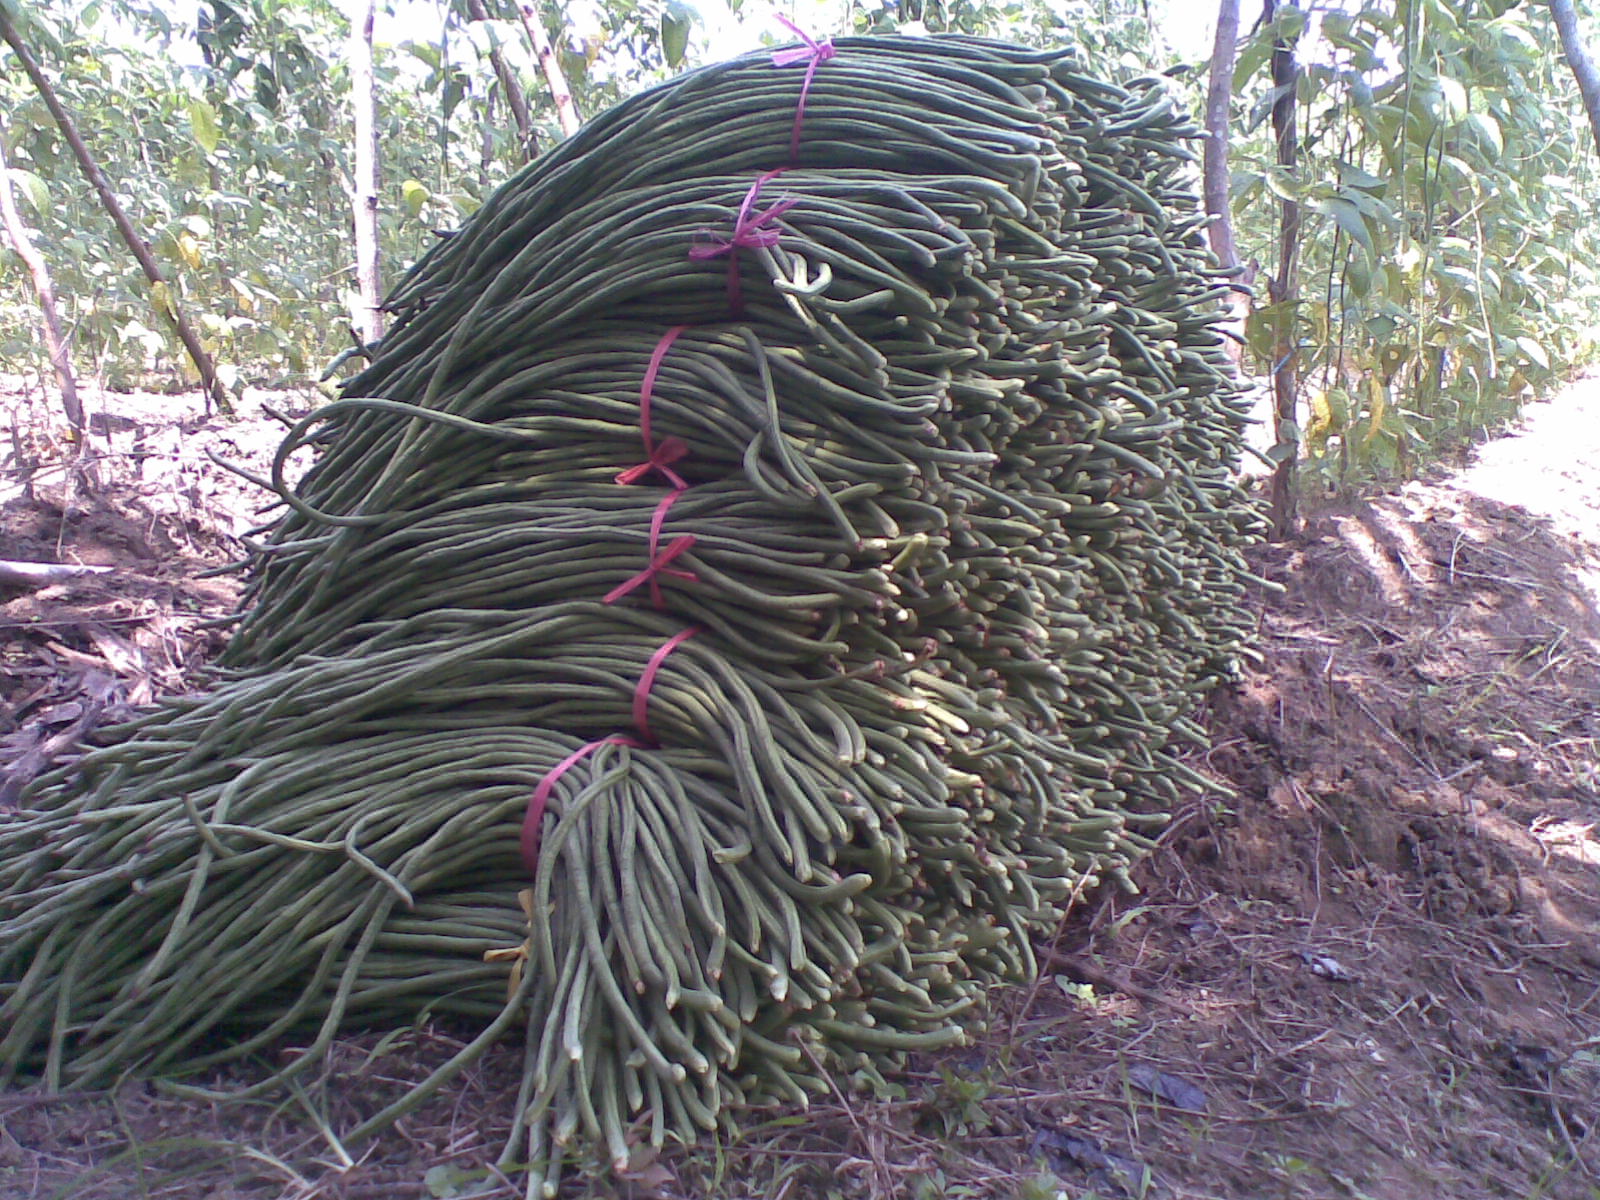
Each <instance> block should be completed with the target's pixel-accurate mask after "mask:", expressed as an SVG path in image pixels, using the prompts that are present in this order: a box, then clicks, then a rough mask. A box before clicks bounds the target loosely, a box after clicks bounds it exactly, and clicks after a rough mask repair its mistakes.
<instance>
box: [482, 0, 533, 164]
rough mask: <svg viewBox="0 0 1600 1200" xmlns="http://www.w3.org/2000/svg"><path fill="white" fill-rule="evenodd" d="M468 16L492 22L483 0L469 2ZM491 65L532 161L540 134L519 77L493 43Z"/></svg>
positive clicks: (490, 56)
mask: <svg viewBox="0 0 1600 1200" xmlns="http://www.w3.org/2000/svg"><path fill="white" fill-rule="evenodd" d="M467 16H468V17H470V18H471V19H472V20H474V21H487V20H490V17H489V11H488V9H486V8H484V7H483V0H467ZM489 63H490V65H491V66H493V67H494V75H495V78H496V79H498V80H499V81H500V90H501V91H502V92H503V93H505V98H506V105H507V107H509V108H510V109H511V119H512V120H513V121H515V122H516V123H517V137H518V138H519V139H520V140H521V142H522V150H523V153H524V154H525V155H526V156H527V157H528V159H529V160H532V158H533V156H534V155H535V154H536V153H538V150H539V134H538V132H537V131H536V130H535V129H534V127H533V113H532V111H531V110H530V109H529V108H528V97H527V94H526V93H525V92H524V91H523V90H522V85H521V84H520V83H518V82H517V75H516V72H515V71H513V70H512V69H511V64H510V63H508V62H506V56H505V55H504V54H501V53H500V50H499V47H497V46H496V45H495V44H494V42H493V41H490V43H489Z"/></svg>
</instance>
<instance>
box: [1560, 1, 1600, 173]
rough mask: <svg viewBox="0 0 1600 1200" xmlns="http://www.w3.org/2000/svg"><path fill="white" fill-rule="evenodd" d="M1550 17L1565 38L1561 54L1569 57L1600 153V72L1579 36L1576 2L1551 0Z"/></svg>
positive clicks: (1562, 38) (1596, 147) (1562, 40)
mask: <svg viewBox="0 0 1600 1200" xmlns="http://www.w3.org/2000/svg"><path fill="white" fill-rule="evenodd" d="M1550 14H1551V15H1552V16H1553V17H1555V19H1556V32H1557V33H1559V34H1560V35H1561V50H1562V53H1564V54H1565V55H1566V57H1567V66H1569V67H1571V68H1572V74H1573V76H1574V77H1575V78H1576V79H1577V81H1578V94H1579V95H1580V96H1582V97H1583V110H1584V111H1585V112H1586V113H1588V114H1589V129H1590V131H1591V132H1592V133H1593V134H1594V144H1595V149H1597V150H1600V72H1597V71H1596V70H1595V65H1594V59H1592V58H1590V57H1589V51H1588V50H1587V49H1586V48H1585V46H1584V44H1583V38H1582V37H1581V36H1580V35H1579V33H1578V14H1577V13H1576V12H1575V11H1574V10H1573V6H1572V0H1550Z"/></svg>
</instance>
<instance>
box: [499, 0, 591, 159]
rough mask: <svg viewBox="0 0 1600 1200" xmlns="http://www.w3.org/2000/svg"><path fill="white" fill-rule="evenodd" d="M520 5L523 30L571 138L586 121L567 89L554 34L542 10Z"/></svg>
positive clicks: (522, 0)
mask: <svg viewBox="0 0 1600 1200" xmlns="http://www.w3.org/2000/svg"><path fill="white" fill-rule="evenodd" d="M516 5H517V15H518V16H520V17H521V18H522V27H523V28H524V29H526V30H527V31H528V40H529V41H530V42H532V43H533V52H534V54H535V55H537V56H538V59H539V65H540V66H541V67H543V68H544V77H545V81H546V82H547V83H549V85H550V98H551V99H552V100H554V101H555V104H556V119H557V120H558V121H560V122H561V132H562V133H564V134H566V135H567V136H568V137H571V136H572V135H573V134H575V133H577V132H578V126H579V125H581V124H582V123H583V122H582V121H581V120H579V118H578V106H577V105H576V104H574V103H573V102H572V89H571V88H569V87H567V77H566V76H565V75H563V74H562V73H561V61H560V60H559V59H558V58H556V50H555V47H554V46H552V45H551V44H550V35H549V34H548V33H546V32H545V29H544V20H543V19H542V18H541V17H540V16H539V10H538V9H537V8H535V7H534V6H533V5H532V4H530V3H527V0H516Z"/></svg>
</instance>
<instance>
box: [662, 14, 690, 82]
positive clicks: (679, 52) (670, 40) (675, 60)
mask: <svg viewBox="0 0 1600 1200" xmlns="http://www.w3.org/2000/svg"><path fill="white" fill-rule="evenodd" d="M693 27H694V10H693V9H691V8H690V7H689V6H688V5H687V4H684V3H683V0H670V2H669V3H668V4H667V8H666V11H665V12H663V13H662V14H661V51H662V53H663V54H665V55H666V58H667V66H669V67H676V66H677V65H678V64H679V63H681V62H682V61H683V56H684V55H685V54H687V53H688V51H689V30H690V29H692V28H693Z"/></svg>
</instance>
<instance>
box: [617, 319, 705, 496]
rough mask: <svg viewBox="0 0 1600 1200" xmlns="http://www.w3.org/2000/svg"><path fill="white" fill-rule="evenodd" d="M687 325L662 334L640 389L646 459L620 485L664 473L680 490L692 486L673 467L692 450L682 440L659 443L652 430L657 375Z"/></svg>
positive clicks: (624, 475) (622, 474) (619, 478)
mask: <svg viewBox="0 0 1600 1200" xmlns="http://www.w3.org/2000/svg"><path fill="white" fill-rule="evenodd" d="M687 328H689V327H688V326H687V325H674V326H673V327H672V328H671V329H669V330H667V332H666V333H664V334H662V335H661V340H660V341H659V342H657V343H656V348H655V350H654V351H653V352H652V353H651V355H650V365H649V367H648V368H646V370H645V373H644V383H643V384H641V385H640V387H639V432H640V433H642V434H643V435H644V452H645V455H646V458H645V460H644V461H643V462H642V463H640V464H639V465H638V466H634V467H629V468H628V469H627V470H626V471H622V472H620V473H619V474H618V475H617V482H618V483H625V484H626V483H638V482H639V480H641V479H643V478H644V477H645V476H646V475H648V474H649V473H650V472H651V471H660V472H661V474H662V475H664V476H665V477H666V479H667V482H668V483H670V484H671V485H672V486H673V487H674V488H676V489H677V490H678V491H680V492H681V491H683V490H684V489H685V488H687V487H688V486H689V485H688V484H687V483H686V482H684V479H683V477H682V476H681V475H679V474H678V473H677V472H676V471H674V470H673V469H672V464H673V463H675V462H677V461H678V460H679V459H680V458H682V457H683V456H684V455H686V454H688V453H689V447H688V446H686V445H684V444H683V439H682V438H675V437H669V438H665V439H663V440H662V442H661V444H660V445H657V444H656V440H655V437H654V435H653V434H652V433H651V431H650V398H651V396H652V395H654V393H655V387H656V376H657V375H659V374H660V373H661V363H662V360H663V359H665V358H666V357H667V351H668V350H670V349H671V348H672V343H673V342H675V341H677V340H678V335H679V334H680V333H682V332H683V331H684V330H685V329H687Z"/></svg>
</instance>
